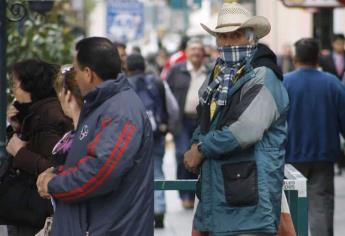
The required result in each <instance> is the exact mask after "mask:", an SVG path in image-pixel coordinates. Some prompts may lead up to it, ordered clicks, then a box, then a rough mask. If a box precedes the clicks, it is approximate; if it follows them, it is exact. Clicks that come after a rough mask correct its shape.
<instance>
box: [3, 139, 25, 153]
mask: <svg viewBox="0 0 345 236" xmlns="http://www.w3.org/2000/svg"><path fill="white" fill-rule="evenodd" d="M25 146H26V142H24V141H23V140H21V139H20V138H19V137H18V135H17V134H14V135H13V136H12V138H11V139H10V141H9V142H8V144H7V146H6V151H7V152H8V153H9V154H11V155H12V156H13V157H14V156H16V155H17V152H18V151H19V150H20V149H21V148H22V147H25Z"/></svg>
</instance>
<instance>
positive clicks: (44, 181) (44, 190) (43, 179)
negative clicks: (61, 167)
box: [36, 167, 56, 199]
mask: <svg viewBox="0 0 345 236" xmlns="http://www.w3.org/2000/svg"><path fill="white" fill-rule="evenodd" d="M53 170H54V168H53V167H51V168H49V169H47V170H45V171H44V172H42V173H41V174H40V175H39V176H38V178H37V182H36V186H37V190H38V193H39V195H40V196H41V197H42V198H47V199H49V198H50V197H51V196H50V194H49V193H48V184H49V182H50V180H52V179H53V178H54V177H55V176H56V174H54V173H53Z"/></svg>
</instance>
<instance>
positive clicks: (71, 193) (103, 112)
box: [48, 77, 153, 236]
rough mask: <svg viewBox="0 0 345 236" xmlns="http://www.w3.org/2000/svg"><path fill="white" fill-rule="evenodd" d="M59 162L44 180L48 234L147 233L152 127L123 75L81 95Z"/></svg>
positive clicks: (147, 235)
mask: <svg viewBox="0 0 345 236" xmlns="http://www.w3.org/2000/svg"><path fill="white" fill-rule="evenodd" d="M84 99H85V100H84V106H83V107H82V111H81V114H80V119H79V123H78V129H77V131H76V136H75V139H74V141H73V144H72V147H71V149H70V152H69V154H68V156H67V159H66V163H65V165H64V166H61V167H59V168H58V175H57V177H55V178H53V179H52V180H51V181H50V182H49V185H48V188H49V193H50V194H51V195H52V196H53V198H54V200H55V202H56V211H55V215H54V223H53V229H52V231H53V235H54V236H58V235H59V236H61V235H66V236H79V235H80V236H82V235H86V232H89V234H90V235H92V236H98V235H113V236H120V235H131V236H152V235H153V160H152V158H151V150H152V143H153V140H152V130H151V126H150V123H149V120H148V118H147V115H146V112H145V108H144V107H143V105H142V103H141V101H140V99H139V97H138V96H137V95H136V93H135V92H134V90H133V89H132V88H130V85H129V84H128V81H127V80H126V79H125V78H124V77H118V78H117V79H116V80H108V81H105V82H103V83H102V84H100V85H99V86H98V87H97V88H96V89H95V90H93V91H92V92H90V93H89V94H88V95H86V97H85V98H84Z"/></svg>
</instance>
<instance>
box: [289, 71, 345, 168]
mask: <svg viewBox="0 0 345 236" xmlns="http://www.w3.org/2000/svg"><path fill="white" fill-rule="evenodd" d="M284 85H285V87H286V90H287V91H288V94H289V98H290V110H289V115H288V127H289V128H288V148H287V155H286V161H287V162H311V161H326V162H334V161H335V160H336V159H337V158H338V157H339V154H340V144H339V134H340V133H342V134H345V133H344V131H345V87H344V86H343V85H342V84H341V82H340V81H339V80H338V79H337V78H336V77H335V76H334V75H331V74H329V73H326V72H321V71H318V70H316V69H298V70H295V71H293V72H291V73H288V74H286V75H285V76H284Z"/></svg>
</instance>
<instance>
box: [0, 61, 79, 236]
mask: <svg viewBox="0 0 345 236" xmlns="http://www.w3.org/2000/svg"><path fill="white" fill-rule="evenodd" d="M58 70H59V68H58V66H56V65H53V64H49V63H46V62H44V61H41V60H35V59H29V60H24V61H21V62H18V63H15V64H14V65H13V66H12V67H11V69H10V83H11V90H12V94H13V96H14V97H15V100H16V101H15V102H14V104H13V105H10V106H9V108H8V112H7V118H8V121H9V123H10V126H9V128H8V139H9V141H8V144H7V146H6V150H7V152H8V153H9V156H10V159H11V165H10V168H9V170H8V172H7V173H6V174H5V176H3V178H2V182H1V184H0V220H1V223H2V224H8V225H14V226H15V227H12V234H11V235H34V234H35V233H36V232H37V231H38V230H39V229H40V228H42V227H43V225H44V221H45V218H46V217H47V216H50V215H51V214H52V213H53V209H52V205H51V203H50V201H49V200H46V199H42V198H41V197H40V196H39V194H38V192H37V188H36V185H35V183H36V179H37V176H38V175H39V174H40V173H41V172H43V171H44V170H46V169H47V168H49V167H51V166H53V165H54V160H53V158H52V149H53V147H54V145H55V144H56V143H57V141H58V140H59V139H60V138H61V137H62V135H63V134H64V133H65V132H66V131H68V130H71V129H72V126H71V120H70V119H68V118H67V117H66V116H65V115H64V113H63V111H62V109H61V106H60V104H59V100H58V98H57V96H56V92H55V90H54V80H55V78H56V74H57V73H58Z"/></svg>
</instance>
